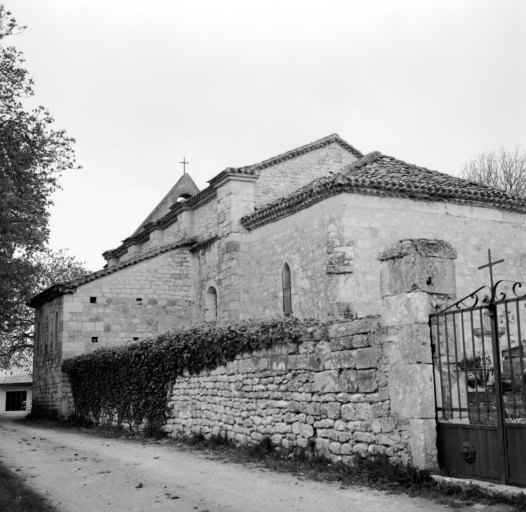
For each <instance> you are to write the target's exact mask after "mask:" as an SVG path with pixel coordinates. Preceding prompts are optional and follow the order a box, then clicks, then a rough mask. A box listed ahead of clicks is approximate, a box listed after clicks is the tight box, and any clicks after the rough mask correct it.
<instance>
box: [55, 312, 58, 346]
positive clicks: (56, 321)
mask: <svg viewBox="0 0 526 512" xmlns="http://www.w3.org/2000/svg"><path fill="white" fill-rule="evenodd" d="M57 343H58V311H55V345H56V344H57Z"/></svg>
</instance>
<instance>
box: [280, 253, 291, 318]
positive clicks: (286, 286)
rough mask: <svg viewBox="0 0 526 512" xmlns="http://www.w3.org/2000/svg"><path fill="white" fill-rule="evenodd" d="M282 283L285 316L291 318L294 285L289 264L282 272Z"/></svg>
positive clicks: (286, 264)
mask: <svg viewBox="0 0 526 512" xmlns="http://www.w3.org/2000/svg"><path fill="white" fill-rule="evenodd" d="M281 283H282V287H283V314H284V315H285V316H290V315H292V285H291V278H290V267H289V265H288V263H285V265H283V270H282V271H281Z"/></svg>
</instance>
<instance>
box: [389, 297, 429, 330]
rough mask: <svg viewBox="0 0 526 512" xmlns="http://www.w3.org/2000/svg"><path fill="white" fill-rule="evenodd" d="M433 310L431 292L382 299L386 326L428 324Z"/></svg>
mask: <svg viewBox="0 0 526 512" xmlns="http://www.w3.org/2000/svg"><path fill="white" fill-rule="evenodd" d="M432 312H433V307H432V305H431V301H430V297H429V294H427V293H425V292H412V293H407V294H403V295H396V296H390V297H385V298H384V300H383V301H382V323H383V325H384V326H386V327H389V326H394V325H404V324H427V322H428V321H429V315H430V314H431V313H432Z"/></svg>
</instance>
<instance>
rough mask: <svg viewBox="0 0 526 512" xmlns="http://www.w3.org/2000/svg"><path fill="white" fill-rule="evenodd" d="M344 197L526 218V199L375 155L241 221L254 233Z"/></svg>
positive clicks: (379, 154) (318, 180) (274, 202)
mask: <svg viewBox="0 0 526 512" xmlns="http://www.w3.org/2000/svg"><path fill="white" fill-rule="evenodd" d="M341 192H354V193H359V194H368V195H381V196H391V197H406V198H409V199H417V200H424V201H441V202H450V203H457V204H469V205H474V206H485V207H490V208H497V209H499V210H507V211H514V212H519V213H526V199H525V198H524V197H521V196H516V195H514V194H510V193H508V192H505V191H503V190H499V189H495V188H491V187H488V186H486V185H482V184H480V183H474V182H471V181H467V180H464V179H461V178H456V177H454V176H449V175H448V174H444V173H441V172H438V171H431V170H429V169H426V168H424V167H418V166H416V165H412V164H408V163H406V162H403V161H401V160H397V159H396V158H393V157H390V156H386V155H382V154H381V153H379V152H374V153H369V154H368V155H366V156H364V157H362V158H360V159H359V160H357V161H356V162H353V163H352V164H349V165H347V166H346V167H344V168H343V169H342V170H341V171H339V172H338V173H335V174H332V175H329V176H324V177H322V178H318V179H316V180H314V181H312V182H311V183H309V184H308V185H306V186H304V187H302V188H300V189H299V190H297V191H295V192H293V193H292V194H290V195H288V196H286V197H283V198H280V199H277V200H276V201H273V202H271V203H269V204H267V205H265V206H263V207H262V208H260V209H259V210H256V212H254V213H252V214H250V215H247V216H245V217H243V219H242V223H243V225H244V226H245V227H246V228H247V229H255V228H257V227H259V226H262V225H264V224H268V223H270V222H274V221H276V220H278V219H280V218H282V217H285V216H287V215H291V214H293V213H294V212H296V211H299V210H302V209H304V208H307V207H309V206H310V205H312V204H314V203H317V202H319V201H322V200H323V199H325V198H327V197H330V196H333V195H336V194H339V193H341Z"/></svg>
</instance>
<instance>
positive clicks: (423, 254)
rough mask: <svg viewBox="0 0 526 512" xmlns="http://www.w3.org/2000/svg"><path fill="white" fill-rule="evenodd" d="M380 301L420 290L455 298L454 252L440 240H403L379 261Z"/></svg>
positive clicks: (381, 255) (382, 254)
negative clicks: (381, 298)
mask: <svg viewBox="0 0 526 512" xmlns="http://www.w3.org/2000/svg"><path fill="white" fill-rule="evenodd" d="M378 258H379V259H380V261H381V268H380V291H381V295H382V297H386V296H388V295H398V294H401V293H409V292H411V291H415V290H420V291H425V292H427V293H436V294H442V295H454V294H455V290H456V284H455V262H454V260H455V259H456V251H455V250H454V249H453V247H452V246H451V245H450V244H448V243H447V242H444V241H442V240H402V241H400V242H398V243H396V244H394V245H393V246H391V247H390V248H389V249H387V250H386V251H383V252H382V253H381V254H380V255H379V257H378Z"/></svg>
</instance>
